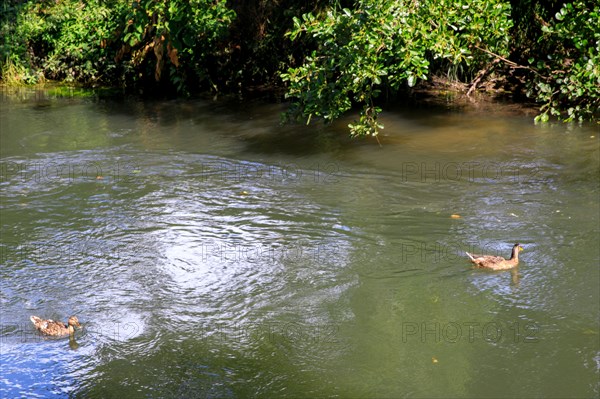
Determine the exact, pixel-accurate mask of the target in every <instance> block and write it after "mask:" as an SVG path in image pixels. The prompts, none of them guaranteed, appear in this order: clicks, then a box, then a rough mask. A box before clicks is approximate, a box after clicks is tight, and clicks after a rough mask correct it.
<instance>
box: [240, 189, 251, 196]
mask: <svg viewBox="0 0 600 399" xmlns="http://www.w3.org/2000/svg"><path fill="white" fill-rule="evenodd" d="M248 194H249V193H248V191H246V190H244V191H242V192H241V193H240V195H248Z"/></svg>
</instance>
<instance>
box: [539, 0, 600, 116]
mask: <svg viewBox="0 0 600 399" xmlns="http://www.w3.org/2000/svg"><path fill="white" fill-rule="evenodd" d="M588 3H591V2H588ZM542 30H543V32H544V35H543V36H542V37H540V39H539V40H540V42H541V43H544V45H548V44H549V45H550V47H551V48H552V49H553V52H552V53H551V54H548V55H547V56H546V57H543V58H540V59H537V60H536V58H534V57H532V58H530V63H532V64H534V65H535V67H536V68H537V71H538V74H537V75H536V76H535V79H534V80H533V81H532V83H531V84H530V85H529V92H528V94H529V95H530V96H532V97H535V98H536V99H537V100H538V101H539V102H541V103H542V104H543V105H542V106H541V108H540V110H541V114H540V115H538V116H537V117H536V122H537V121H542V122H545V121H547V120H548V119H549V115H554V116H557V117H558V118H560V119H562V120H564V121H566V122H569V121H573V120H578V121H583V120H590V119H593V117H594V115H597V114H598V113H599V112H600V6H599V5H598V3H596V4H595V5H593V6H592V5H591V4H586V2H583V1H578V2H574V3H567V4H565V5H563V7H562V8H561V9H560V11H559V12H557V13H556V15H555V19H554V21H553V22H552V23H551V24H548V25H546V26H543V27H542Z"/></svg>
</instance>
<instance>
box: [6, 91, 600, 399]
mask: <svg viewBox="0 0 600 399" xmlns="http://www.w3.org/2000/svg"><path fill="white" fill-rule="evenodd" d="M0 107H1V110H0V134H1V144H2V146H1V156H2V160H1V180H0V185H1V187H2V191H1V197H0V198H1V206H2V208H1V214H0V216H1V219H2V225H1V234H2V237H1V239H2V240H1V241H2V247H1V249H2V259H1V261H2V266H1V268H0V273H1V279H0V289H1V291H0V310H1V318H0V324H1V325H0V328H1V330H0V332H1V335H0V362H1V363H0V367H1V369H0V371H1V373H0V396H1V397H6V398H15V397H29V398H34V397H44V398H47V397H50V398H53V397H57V398H58V397H82V398H83V397H85V398H110V397H114V398H120V397H129V398H138V397H139V398H148V397H153V398H163V397H168V398H175V397H199V398H204V397H206V398H209V397H210V398H214V397H218V398H221V397H229V398H245V397H264V398H273V397H294V398H297V397H310V398H312V397H343V398H345V397H356V398H358V397H371V398H392V397H393V398H403V397H416V398H433V397H440V398H449V397H472V398H487V397H489V398H501V397H557V398H558V397H560V398H563V397H597V396H598V395H599V394H600V384H599V382H598V381H599V377H600V331H599V319H598V317H599V314H600V298H599V296H600V295H599V287H600V273H599V270H600V268H599V265H600V249H599V244H598V243H599V241H600V217H599V216H600V215H599V214H600V199H599V177H600V172H599V162H600V161H599V158H600V156H599V154H600V151H599V141H598V140H599V139H598V137H599V129H598V125H596V126H593V125H587V126H577V125H565V124H548V125H538V126H536V125H534V124H533V123H532V118H531V116H524V115H521V114H518V113H514V112H512V111H510V110H508V109H507V108H506V107H502V106H495V107H494V108H493V109H492V108H491V107H488V108H487V109H485V110H481V109H479V110H455V109H450V108H445V107H421V108H415V107H412V108H398V109H391V110H388V111H386V112H385V113H384V115H383V117H382V121H383V123H384V124H385V126H386V127H385V129H384V130H383V132H382V136H381V146H379V145H378V144H377V143H376V142H374V141H372V140H350V139H349V138H348V137H347V132H346V125H347V123H349V122H351V118H350V119H345V120H341V121H340V122H339V123H336V124H334V125H331V126H321V125H319V124H316V125H312V126H308V127H307V126H303V125H281V124H280V113H281V112H282V111H284V110H285V106H284V105H282V104H269V103H264V102H257V101H243V102H239V101H238V102H234V101H216V102H215V101H208V100H189V101H158V100H156V101H140V100H136V99H121V100H119V99H98V98H86V97H81V96H78V95H73V96H69V95H67V96H64V95H61V96H57V95H54V94H53V93H52V92H51V91H36V90H22V91H18V92H8V91H7V90H5V91H3V92H2V98H1V101H0ZM453 215H454V216H453ZM515 242H519V243H521V245H522V246H523V247H524V251H523V252H522V253H521V257H520V259H521V263H520V265H519V267H518V270H516V271H512V272H511V271H506V272H487V271H482V270H477V269H473V268H472V267H471V265H470V264H469V262H468V261H467V258H466V256H465V255H464V251H469V252H476V253H489V254H493V255H503V256H508V255H509V254H510V250H511V248H512V245H513V244H514V243H515ZM32 314H35V315H38V316H43V317H47V318H54V319H60V320H63V321H64V320H66V319H67V318H68V316H70V315H71V314H75V315H77V316H78V317H79V320H80V321H81V322H82V324H83V329H82V330H80V331H78V332H77V333H76V336H75V340H74V341H70V340H68V339H62V340H56V339H47V338H44V337H41V336H39V335H38V334H36V332H35V331H34V329H33V327H32V325H31V323H30V322H29V316H30V315H32Z"/></svg>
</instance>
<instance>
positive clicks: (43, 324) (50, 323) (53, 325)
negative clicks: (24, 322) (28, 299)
mask: <svg viewBox="0 0 600 399" xmlns="http://www.w3.org/2000/svg"><path fill="white" fill-rule="evenodd" d="M29 319H30V320H31V322H32V323H33V325H34V327H35V329H36V330H38V331H39V332H41V333H42V334H44V335H48V336H52V337H64V336H66V335H68V336H70V337H73V336H74V334H75V327H78V328H82V327H81V324H79V320H78V319H77V316H71V317H69V320H68V321H67V323H66V324H65V323H63V322H61V321H54V320H51V319H48V320H44V319H42V318H39V317H37V316H31V317H29Z"/></svg>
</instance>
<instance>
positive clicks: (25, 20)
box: [4, 0, 122, 83]
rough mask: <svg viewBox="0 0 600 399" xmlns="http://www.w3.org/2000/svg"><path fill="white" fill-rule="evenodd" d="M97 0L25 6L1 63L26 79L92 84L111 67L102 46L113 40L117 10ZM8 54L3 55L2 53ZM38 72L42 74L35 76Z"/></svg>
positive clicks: (53, 2) (109, 3) (44, 2)
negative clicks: (17, 68)
mask: <svg viewBox="0 0 600 399" xmlns="http://www.w3.org/2000/svg"><path fill="white" fill-rule="evenodd" d="M117 6H118V3H117V2H106V1H99V0H95V1H94V0H92V1H88V2H86V3H85V4H84V3H82V2H77V1H60V2H55V1H42V2H29V3H27V4H25V5H24V6H23V7H22V9H20V10H19V13H18V15H17V18H16V24H15V25H14V29H13V32H11V33H12V36H11V39H9V40H10V41H11V42H10V43H9V45H8V46H6V48H5V49H4V56H5V57H4V61H5V64H7V65H10V64H18V65H20V66H21V70H22V71H26V72H25V76H27V75H29V76H37V79H30V80H32V81H36V80H39V79H43V77H48V78H50V79H61V80H64V81H67V82H71V81H79V82H85V83H93V82H96V81H98V80H101V78H102V75H104V74H110V73H111V72H112V69H113V68H114V67H115V63H114V61H113V60H112V59H111V58H110V53H109V51H108V48H107V42H108V41H110V40H114V36H115V32H116V30H117V28H118V24H117V22H115V21H118V20H119V13H120V11H122V7H121V8H119V7H117ZM7 50H8V51H7ZM37 71H43V73H39V72H37Z"/></svg>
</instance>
